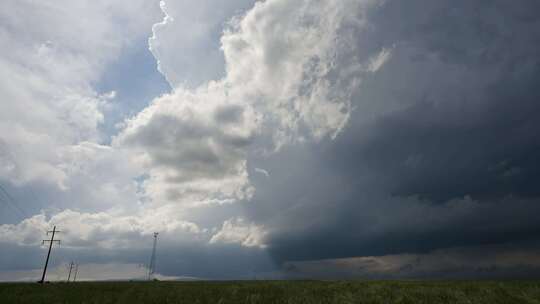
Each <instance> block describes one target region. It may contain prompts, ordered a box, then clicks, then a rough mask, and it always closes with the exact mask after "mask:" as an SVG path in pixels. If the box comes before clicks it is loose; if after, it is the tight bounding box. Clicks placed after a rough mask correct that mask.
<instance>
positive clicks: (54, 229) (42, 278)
mask: <svg viewBox="0 0 540 304" xmlns="http://www.w3.org/2000/svg"><path fill="white" fill-rule="evenodd" d="M59 232H61V231H57V230H56V226H54V228H53V230H52V231H47V235H49V233H52V235H51V239H50V240H43V241H42V242H41V244H42V245H43V244H45V243H49V252H47V259H46V260H45V267H44V268H43V275H42V276H41V281H39V283H41V284H43V283H45V274H46V273H47V266H48V265H49V258H50V257H51V249H52V245H53V243H54V242H58V244H60V240H55V239H54V235H55V234H56V233H59Z"/></svg>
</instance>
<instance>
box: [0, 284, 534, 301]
mask: <svg viewBox="0 0 540 304" xmlns="http://www.w3.org/2000/svg"><path fill="white" fill-rule="evenodd" d="M0 303H2V304H9V303H33V304H38V303H88V304H90V303H130V304H131V303H134V304H136V303H189V304H196V303H212V304H218V303H219V304H225V303H231V304H239V303H306V304H308V303H309V304H312V303H313V304H314V303H373V304H375V303H430V304H431V303H474V304H482V303H486V304H496V303H504V304H509V303H539V304H540V281H430V282H420V281H365V282H363V281H253V282H123V283H120V282H119V283H111V282H100V283H70V284H65V283H56V284H45V285H43V286H41V285H38V284H0Z"/></svg>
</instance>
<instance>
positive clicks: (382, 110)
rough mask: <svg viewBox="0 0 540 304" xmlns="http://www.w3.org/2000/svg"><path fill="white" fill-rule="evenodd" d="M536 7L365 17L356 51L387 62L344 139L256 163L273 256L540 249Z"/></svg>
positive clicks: (396, 11)
mask: <svg viewBox="0 0 540 304" xmlns="http://www.w3.org/2000/svg"><path fill="white" fill-rule="evenodd" d="M537 6H538V4H537V3H536V2H534V1H528V2H524V3H521V4H520V5H513V4H511V3H508V2H504V1H489V2H482V1H479V2H476V1H475V2H469V1H452V2H443V1H412V2H410V1H409V2H400V1H388V2H385V3H384V4H382V5H380V6H378V7H376V8H374V9H371V10H370V11H368V13H367V20H368V22H369V24H370V29H371V31H370V32H369V33H367V34H366V33H362V35H367V37H368V38H371V39H369V40H365V41H363V42H364V43H365V44H366V45H365V46H364V45H363V46H362V48H361V49H363V50H370V49H371V50H377V49H380V48H387V49H389V50H391V58H390V59H389V60H388V61H387V62H386V63H385V64H384V65H383V66H382V67H381V68H380V70H379V71H378V72H377V73H374V74H373V75H372V76H369V77H366V78H364V80H363V83H362V84H361V85H360V86H359V87H358V89H357V91H356V93H355V94H354V96H353V107H355V108H356V110H355V111H354V112H353V113H352V116H351V119H350V121H349V124H348V126H347V127H346V128H345V130H344V131H343V132H342V133H341V134H340V135H339V136H338V138H337V139H336V140H335V141H332V142H330V141H329V142H324V143H322V144H320V145H308V144H306V145H305V146H303V147H295V148H290V149H284V150H283V151H281V152H280V153H279V154H277V155H275V156H272V157H269V158H265V159H260V158H257V157H254V160H253V161H252V163H257V166H258V167H261V168H264V169H266V170H268V171H270V172H272V181H264V180H261V181H257V180H255V181H254V185H255V187H256V188H257V193H256V197H255V199H254V200H255V202H256V203H254V205H255V206H253V207H250V209H249V212H250V214H251V215H252V217H253V218H254V219H257V220H259V221H261V222H264V223H265V224H266V225H267V226H268V227H270V230H271V233H270V237H269V240H268V243H269V250H270V252H271V253H272V254H273V256H274V257H275V258H276V259H277V260H279V261H287V260H310V259H320V258H338V257H350V256H366V255H386V254H399V253H406V252H411V253H419V252H428V251H430V250H434V249H437V248H449V247H458V246H479V245H483V244H493V243H508V242H514V241H518V240H530V239H537V236H538V233H539V232H540V225H539V224H538V222H539V221H538V219H539V217H538V214H539V213H538V211H540V210H538V208H540V192H539V188H538V187H537V184H538V181H539V180H540V176H539V174H540V167H539V164H540V162H539V160H540V159H539V156H538V155H540V150H539V148H540V144H539V143H540V140H539V139H540V138H539V135H538V134H540V123H538V119H537V118H536V116H537V114H538V113H540V104H539V103H538V100H539V97H540V90H539V89H538V86H537V83H538V81H539V80H540V61H539V59H538V55H537V54H538V53H540V44H538V41H540V31H539V30H538V29H539V28H540V27H539V26H538V25H539V22H540V18H538V17H535V16H534V14H532V13H531V12H532V11H535V10H536V9H537ZM358 34H359V35H360V33H358ZM284 163H287V164H290V165H289V166H287V165H285V166H284V165H283V164H284ZM259 183H260V184H259Z"/></svg>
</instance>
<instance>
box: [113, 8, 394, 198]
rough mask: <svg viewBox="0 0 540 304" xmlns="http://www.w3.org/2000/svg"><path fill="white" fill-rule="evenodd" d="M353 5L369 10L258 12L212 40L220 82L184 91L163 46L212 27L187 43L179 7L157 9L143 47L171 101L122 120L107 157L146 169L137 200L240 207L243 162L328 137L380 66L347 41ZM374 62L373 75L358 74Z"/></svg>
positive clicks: (355, 22)
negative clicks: (128, 159) (159, 15)
mask: <svg viewBox="0 0 540 304" xmlns="http://www.w3.org/2000/svg"><path fill="white" fill-rule="evenodd" d="M186 5H187V4H186ZM362 5H366V6H369V5H371V4H370V3H369V2H367V3H365V4H364V3H360V2H358V1H343V2H342V1H340V2H320V1H283V0H272V1H265V2H258V3H257V4H256V5H255V6H254V7H253V8H252V9H250V10H249V11H248V12H247V13H246V14H245V15H242V16H238V17H236V18H233V20H232V21H231V22H230V24H229V26H228V28H227V30H225V32H224V33H223V35H222V37H221V43H222V51H223V54H224V61H225V62H224V64H225V75H224V76H223V78H221V79H219V80H215V81H209V82H208V83H205V84H202V85H200V86H199V87H198V88H197V89H189V88H186V87H184V86H182V85H181V83H182V81H180V80H178V78H181V76H179V74H176V73H175V71H179V70H180V68H179V66H178V65H175V64H174V63H172V64H171V65H169V64H167V63H170V62H174V55H173V54H181V53H182V52H178V47H179V46H178V44H177V43H170V42H169V41H168V40H170V39H172V38H171V37H172V35H173V33H176V34H177V35H179V36H180V37H181V38H179V39H180V40H181V41H184V39H188V38H187V37H185V36H186V35H190V34H193V35H195V36H197V37H198V35H199V34H200V35H207V34H208V32H209V31H210V30H209V28H211V27H212V26H207V25H204V24H203V25H201V27H203V28H204V30H201V31H202V32H201V33H198V32H197V31H195V33H192V32H191V31H190V30H189V29H192V28H191V27H190V28H189V29H186V27H185V26H181V24H183V22H185V20H184V21H178V20H179V18H176V17H174V16H172V15H171V14H175V13H178V11H179V8H182V7H183V5H182V4H172V3H169V2H162V9H163V10H164V12H165V13H166V17H165V19H164V21H163V22H162V23H159V24H158V25H156V26H155V27H154V36H153V37H152V39H151V40H150V43H151V49H152V50H153V52H154V55H155V56H156V58H157V60H158V62H160V70H161V71H162V72H163V73H164V75H165V76H166V77H167V78H168V79H169V80H170V82H171V84H172V85H174V86H175V89H174V92H173V93H171V94H166V95H164V96H162V97H159V98H157V99H155V100H154V101H153V103H152V104H151V105H150V106H149V107H148V108H147V109H145V110H143V111H142V112H141V113H139V114H138V115H136V116H135V117H133V118H132V119H130V120H128V121H127V122H126V126H125V129H124V130H123V131H122V132H121V133H120V134H119V136H118V137H117V138H116V139H115V146H116V147H126V148H128V149H134V150H135V151H136V153H135V157H136V158H137V161H138V162H139V163H141V164H144V166H145V167H146V170H147V173H148V176H149V178H148V179H147V180H146V181H145V183H144V185H145V190H146V194H148V195H149V196H150V197H151V198H153V200H154V201H156V202H181V203H183V204H185V203H186V202H188V203H189V202H192V203H193V202H194V203H195V204H198V202H208V201H215V200H216V199H218V201H219V200H220V201H226V200H227V201H228V200H230V199H235V200H245V199H249V198H250V197H251V195H252V193H253V190H254V189H253V187H251V185H250V182H249V179H248V174H247V171H246V156H247V154H248V153H250V152H251V151H268V150H270V151H272V150H276V149H279V148H280V147H281V146H282V145H284V144H286V143H292V142H302V141H306V140H315V141H317V140H321V139H323V138H325V137H332V138H334V137H335V136H337V134H338V133H339V132H340V131H341V129H342V128H343V127H344V125H345V124H346V123H347V120H348V117H349V114H350V111H351V100H350V99H351V96H352V94H353V92H354V90H355V89H356V87H357V85H358V83H359V82H360V80H361V75H362V74H363V73H368V72H369V73H371V72H374V71H376V70H378V69H379V68H380V66H382V65H383V64H384V62H385V60H386V58H388V56H389V53H388V52H385V51H384V50H383V51H382V52H380V50H377V53H376V54H377V56H379V57H380V58H379V59H373V54H372V53H369V54H367V55H366V56H364V57H365V58H364V57H358V56H356V55H354V52H355V51H356V50H357V47H358V41H357V39H358V38H357V37H356V36H355V35H354V34H355V33H356V31H362V30H363V29H364V26H365V21H364V20H363V16H362V13H363V12H364V9H365V8H363V7H362ZM202 6H203V7H204V5H202ZM201 10H202V11H203V12H204V13H202V14H206V13H208V12H206V11H205V10H206V8H201ZM188 19H189V18H188ZM218 19H219V18H218ZM201 22H202V21H201ZM196 24H198V23H196ZM197 37H196V38H193V39H194V40H195V41H199V40H198V39H200V37H198V38H197ZM188 40H189V39H188ZM194 43H195V42H194ZM188 45H190V44H189V43H188ZM173 47H174V49H168V48H173ZM173 51H174V52H173ZM178 56H180V59H179V60H180V61H182V62H183V61H184V59H182V57H181V55H178ZM194 58H195V59H194V60H199V59H200V58H203V59H204V56H202V57H198V56H194ZM197 58H199V59H197ZM374 60H375V61H377V62H376V64H377V65H378V66H377V69H375V70H373V69H371V70H370V69H369V68H365V66H366V65H374V64H375V63H373V61H374ZM179 83H180V85H179Z"/></svg>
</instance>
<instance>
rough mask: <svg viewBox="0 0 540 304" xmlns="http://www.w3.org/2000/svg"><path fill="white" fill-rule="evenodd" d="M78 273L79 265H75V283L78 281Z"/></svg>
mask: <svg viewBox="0 0 540 304" xmlns="http://www.w3.org/2000/svg"><path fill="white" fill-rule="evenodd" d="M77 273H79V263H77V264H75V275H74V276H73V282H75V281H76V280H77Z"/></svg>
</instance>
